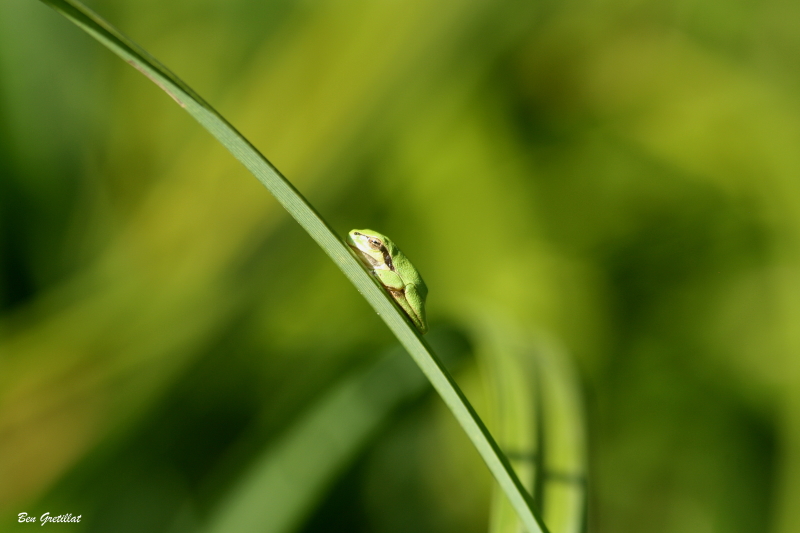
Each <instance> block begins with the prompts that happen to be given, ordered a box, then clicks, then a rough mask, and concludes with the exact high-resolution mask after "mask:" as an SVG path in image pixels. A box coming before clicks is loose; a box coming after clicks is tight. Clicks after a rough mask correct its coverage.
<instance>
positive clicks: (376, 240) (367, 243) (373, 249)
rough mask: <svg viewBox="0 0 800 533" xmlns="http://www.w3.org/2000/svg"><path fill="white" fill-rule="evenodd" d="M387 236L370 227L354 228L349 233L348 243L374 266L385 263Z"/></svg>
mask: <svg viewBox="0 0 800 533" xmlns="http://www.w3.org/2000/svg"><path fill="white" fill-rule="evenodd" d="M384 241H385V237H384V236H383V235H381V234H380V233H377V232H375V231H372V230H369V229H354V230H352V231H350V233H348V234H347V245H348V246H349V247H350V248H352V249H354V250H356V251H357V252H360V253H361V254H362V255H363V256H364V257H365V258H368V259H369V261H370V263H372V266H373V267H375V266H380V265H383V264H385V262H386V260H385V257H384V255H385V252H386V247H385V246H384Z"/></svg>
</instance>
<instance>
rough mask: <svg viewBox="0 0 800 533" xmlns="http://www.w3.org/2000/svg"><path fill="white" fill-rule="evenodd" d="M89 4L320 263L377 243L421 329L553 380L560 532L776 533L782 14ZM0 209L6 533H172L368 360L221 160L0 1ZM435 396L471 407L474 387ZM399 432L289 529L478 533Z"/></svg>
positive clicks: (302, 251)
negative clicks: (424, 323)
mask: <svg viewBox="0 0 800 533" xmlns="http://www.w3.org/2000/svg"><path fill="white" fill-rule="evenodd" d="M91 7H92V8H93V9H95V10H96V11H98V12H99V13H101V14H102V15H103V16H104V17H106V18H107V19H108V20H110V21H111V22H112V23H113V24H115V25H116V26H117V27H119V28H120V29H121V30H122V31H123V32H125V33H126V34H128V35H129V36H131V37H132V38H133V39H134V40H136V41H137V42H139V43H140V44H141V45H143V46H144V47H145V48H146V49H147V50H149V51H150V52H151V53H152V54H153V55H155V56H156V57H158V58H159V59H160V60H161V61H163V62H164V63H165V64H166V65H168V66H169V67H170V68H171V69H173V70H174V71H175V72H176V73H178V75H180V76H181V77H182V78H183V79H184V80H185V81H186V82H187V83H189V84H190V85H191V86H192V87H193V88H194V89H196V90H197V91H198V92H199V93H200V94H202V95H203V96H204V97H205V98H206V99H207V100H208V101H209V102H211V103H212V104H213V105H214V106H215V107H216V108H217V109H218V110H219V111H220V112H221V113H222V114H223V115H224V116H225V117H226V118H228V119H229V120H230V121H231V122H232V123H233V124H234V125H235V126H236V127H237V128H238V129H239V130H240V131H242V133H243V134H244V135H246V136H247V137H248V138H249V139H250V140H251V141H252V142H253V144H254V145H255V146H257V147H258V148H259V149H260V150H261V151H262V152H263V153H264V154H265V155H266V156H267V157H268V158H270V160H271V161H272V162H274V163H275V164H276V166H277V167H278V168H279V169H281V171H282V172H283V173H284V174H285V175H286V176H287V177H288V178H289V179H290V180H291V181H292V182H293V183H294V184H295V185H296V186H297V187H298V188H299V189H300V190H301V191H302V192H303V194H305V195H306V197H307V198H308V199H309V200H310V201H311V202H312V204H314V205H315V206H316V207H317V209H318V210H319V211H320V212H321V213H322V214H323V215H324V216H325V217H326V218H327V220H328V221H329V222H330V223H331V224H332V225H333V226H334V227H335V228H337V229H338V230H339V231H340V232H341V233H342V234H344V233H345V232H346V231H347V230H349V229H351V228H354V227H372V228H375V229H376V230H378V231H381V232H382V233H386V234H387V235H390V236H391V237H392V238H393V239H394V240H395V241H396V242H397V243H398V244H399V245H400V246H401V247H402V248H403V250H404V251H405V253H406V254H407V255H408V256H409V257H410V258H411V259H412V261H413V262H414V264H415V265H416V266H417V267H418V268H419V269H420V270H421V271H422V273H423V275H424V277H425V280H426V282H427V284H428V286H429V288H430V296H429V304H428V315H429V319H430V321H431V324H432V326H433V327H434V328H435V327H436V326H443V325H449V326H450V327H451V328H454V329H456V330H458V331H459V332H460V334H461V335H463V336H464V337H466V338H468V339H471V340H472V341H474V342H476V343H478V344H479V343H480V342H481V339H480V338H479V336H480V333H479V331H477V330H476V329H473V328H472V327H471V326H472V325H473V324H474V318H475V316H477V315H479V314H480V313H482V312H488V313H490V314H492V315H496V316H501V317H504V318H505V319H507V320H509V321H512V322H513V323H515V324H516V325H517V327H519V328H522V329H524V330H529V331H536V332H543V333H544V334H545V335H546V336H548V337H549V338H554V339H558V342H559V343H560V344H561V345H563V346H565V347H566V348H567V349H568V351H569V352H570V353H571V354H572V356H573V357H574V359H575V361H576V366H577V368H578V370H579V373H580V376H581V379H582V382H583V385H584V392H585V398H586V411H587V415H588V419H589V452H590V457H589V459H590V468H591V471H590V513H589V517H590V527H589V529H590V531H593V532H594V531H596V532H619V531H631V532H638V531H648V532H653V533H661V532H664V533H667V532H684V531H692V532H700V533H704V532H717V531H719V532H723V531H724V532H749V531H758V532H762V531H774V532H777V533H794V532H796V531H799V530H800V507H799V506H797V504H796V502H797V501H798V499H800V392H799V391H800V239H798V229H800V179H798V176H800V150H798V146H800V71H798V69H797V68H796V63H797V58H798V55H799V54H800V37H799V36H800V31H798V30H800V22H798V21H800V6H794V5H792V4H790V3H786V2H764V3H755V2H743V1H735V2H723V1H721V0H712V1H709V2H706V3H693V2H684V1H682V2H637V1H633V2H622V1H616V2H614V1H611V2H601V3H597V2H586V1H575V2H565V3H556V2H541V3H538V4H531V3H528V2H513V1H512V2H490V1H487V0H481V1H474V2H467V1H454V0H445V1H441V2H423V1H419V0H411V1H406V2H399V1H375V0H372V1H360V0H348V1H337V2H319V3H314V2H288V1H279V2H248V1H244V0H233V1H227V2H222V1H218V0H215V1H211V0H206V1H202V2H155V1H152V0H149V1H139V2H130V1H128V2H107V1H102V2H93V3H92V4H91ZM0 210H1V211H0V216H1V217H2V218H0V223H1V224H2V226H0V276H1V277H0V308H1V309H2V315H1V316H0V318H1V319H2V322H1V323H0V335H2V338H0V531H6V530H8V531H12V530H17V529H23V528H28V529H30V527H32V526H31V525H29V524H24V525H23V524H17V523H16V515H17V513H19V512H28V513H30V514H32V515H37V516H38V515H39V514H41V513H43V512H46V511H49V512H51V514H58V513H66V512H70V513H73V514H83V516H84V517H85V520H83V521H82V523H81V525H80V526H59V527H70V528H72V529H71V530H72V531H165V532H175V531H193V530H194V529H195V528H196V527H198V526H199V525H202V524H203V523H204V521H205V519H206V518H207V517H208V515H209V513H210V511H209V509H212V508H213V507H214V505H216V503H217V502H219V501H220V500H221V499H222V498H223V497H224V495H225V494H226V491H227V490H228V489H229V487H230V486H231V485H232V484H234V483H235V480H236V479H238V478H239V477H240V476H241V475H243V473H246V472H247V469H248V467H249V465H251V464H252V461H253V458H255V457H257V456H258V455H259V453H260V452H261V451H262V450H263V449H265V447H269V445H270V443H271V442H274V441H275V440H276V439H278V438H279V436H280V435H282V434H283V432H284V431H286V430H287V428H290V427H292V424H293V422H295V421H296V420H298V418H299V417H300V416H301V414H302V413H303V412H305V411H306V410H307V409H308V408H309V407H310V406H312V405H314V403H315V402H316V401H317V400H319V399H320V398H323V397H324V392H325V391H327V390H330V388H331V387H333V386H334V384H336V383H339V382H340V381H341V380H342V379H343V378H344V376H347V375H349V374H350V372H352V371H353V369H356V368H360V367H361V366H362V365H364V364H369V363H370V362H371V361H372V360H374V359H375V357H377V354H379V353H380V352H381V351H382V350H383V349H384V348H385V347H386V346H388V345H390V344H391V343H392V338H391V336H390V334H389V332H388V331H387V330H386V329H385V327H384V326H383V324H382V322H381V321H380V319H379V318H378V317H376V316H375V315H374V314H373V313H372V312H371V310H370V309H369V307H368V306H367V305H366V304H365V302H363V300H362V299H361V298H360V297H359V295H358V294H357V292H356V291H355V290H353V288H352V287H351V286H350V285H349V283H348V282H347V281H346V279H345V278H344V276H342V275H341V273H340V272H339V271H338V270H336V269H335V267H334V266H333V265H332V264H330V262H329V261H328V260H327V258H326V257H325V255H324V254H323V253H322V252H321V251H320V250H319V248H318V247H316V245H314V243H313V241H312V240H311V239H310V238H308V236H306V235H305V234H304V233H303V232H302V231H301V230H300V229H299V228H298V227H297V226H296V225H295V224H294V222H293V221H292V220H291V219H290V218H289V217H288V215H286V213H284V212H283V211H282V210H281V209H280V208H279V206H278V205H277V203H276V202H275V201H274V200H273V199H272V198H271V197H270V196H269V194H268V193H267V192H266V190H264V189H263V188H262V187H261V186H260V185H259V184H258V182H257V181H256V180H255V179H253V178H252V176H250V175H249V174H247V172H246V171H245V170H244V169H243V168H242V167H241V166H240V165H239V164H238V163H237V162H236V161H235V160H234V159H233V158H232V157H231V156H230V155H229V154H228V153H227V152H226V151H225V150H224V149H223V148H222V147H221V146H219V145H218V144H217V143H216V142H215V141H214V140H213V139H212V138H211V137H210V136H209V135H208V134H207V133H206V132H205V131H203V130H201V129H200V127H199V126H198V125H197V124H196V123H194V122H193V121H192V120H191V119H190V118H189V117H188V116H187V115H186V114H185V113H184V112H183V111H182V110H181V109H180V108H179V107H178V106H176V105H175V104H174V102H173V101H172V100H170V99H169V97H167V96H166V95H165V94H163V93H162V92H161V91H160V90H158V88H157V87H155V86H153V85H152V83H150V82H149V81H148V80H147V79H146V78H144V77H143V76H141V75H140V74H139V73H138V72H136V71H135V70H134V69H131V68H130V67H129V66H128V65H126V64H124V63H123V62H121V61H119V60H118V59H117V58H116V57H114V56H112V55H111V54H110V53H109V52H108V51H107V50H105V49H103V48H102V47H101V46H100V45H98V44H97V43H96V42H94V41H93V40H91V39H90V38H89V37H88V36H86V35H84V34H83V33H81V32H80V31H79V30H77V29H76V28H74V27H73V26H72V25H70V24H69V23H68V22H67V21H66V20H64V19H63V18H62V17H60V16H58V15H57V14H56V13H55V12H53V11H51V10H49V9H48V8H47V7H45V6H44V5H42V4H40V3H38V2H34V1H32V0H29V1H24V0H10V1H6V2H4V3H2V4H0ZM458 379H459V382H461V383H462V384H463V385H464V388H465V389H466V392H467V394H468V395H469V396H470V398H472V399H475V400H476V404H477V405H478V407H479V410H482V409H486V407H485V403H486V402H484V401H482V400H481V398H482V397H483V394H484V393H483V390H482V386H481V383H483V382H484V378H483V377H482V376H481V367H480V366H479V365H478V366H475V365H469V364H467V365H466V366H465V367H464V369H463V372H461V373H460V374H459V376H458ZM394 417H395V418H394V419H393V420H392V421H389V423H387V424H386V427H385V430H384V431H383V432H382V433H381V434H380V435H377V436H375V438H374V440H373V441H371V442H370V443H369V445H368V446H367V447H366V448H365V450H364V451H363V453H362V454H361V455H360V457H359V459H357V460H356V462H355V463H353V464H348V465H343V467H342V472H341V477H340V478H339V479H338V481H337V482H336V483H335V484H334V486H332V487H331V489H330V491H329V492H328V493H327V494H326V495H324V496H323V499H322V501H321V502H320V504H319V506H318V507H317V508H316V509H315V510H313V511H311V512H309V515H308V517H307V520H306V523H305V525H304V526H303V527H304V528H305V530H306V531H309V532H311V531H326V532H329V531H348V532H350V531H364V532H367V531H369V532H378V533H384V532H386V533H394V532H398V533H400V532H403V531H419V532H427V531H430V532H437V533H438V532H450V531H453V532H467V533H468V532H473V531H474V532H482V531H486V527H487V520H488V519H487V515H488V507H489V499H490V491H489V487H490V480H489V478H488V474H487V473H486V472H485V468H484V467H483V465H482V464H481V463H480V461H479V459H478V458H477V454H475V452H474V451H473V450H472V449H471V448H470V447H469V444H468V442H467V440H466V439H465V438H464V437H463V435H461V433H460V431H459V429H458V428H457V426H456V424H455V422H454V421H453V420H451V418H450V416H449V413H447V412H446V410H445V409H444V407H443V406H442V405H441V404H440V402H439V400H438V399H437V398H435V397H434V396H432V395H429V396H427V397H425V398H423V399H422V400H417V401H415V402H412V403H411V404H409V405H407V406H406V407H405V408H404V409H403V410H401V411H399V412H397V413H396V414H395V415H394ZM320 446H324V443H320ZM51 527H55V526H51Z"/></svg>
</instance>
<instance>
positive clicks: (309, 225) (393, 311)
mask: <svg viewBox="0 0 800 533" xmlns="http://www.w3.org/2000/svg"><path fill="white" fill-rule="evenodd" d="M41 1H42V2H44V3H45V4H48V5H50V6H51V7H52V8H53V9H55V10H56V11H57V12H59V13H61V14H62V15H64V16H65V17H66V18H67V19H68V20H70V21H71V22H73V23H74V24H76V25H77V26H78V27H80V28H81V29H82V30H84V31H85V32H86V33H88V34H89V35H91V36H92V37H94V38H95V39H97V40H98V41H100V42H101V43H102V44H103V45H105V46H106V47H107V48H108V49H110V50H111V51H112V52H114V53H115V54H117V55H118V56H120V57H121V58H122V59H124V60H125V61H127V62H128V63H129V64H131V65H132V66H133V67H135V68H136V69H138V70H139V71H140V72H141V73H142V74H144V75H145V76H147V77H148V78H150V80H152V81H153V82H154V83H155V84H156V85H158V86H159V87H160V88H161V89H162V90H164V91H165V92H166V93H167V94H169V95H170V96H171V97H172V98H173V99H174V100H175V101H176V102H177V103H178V105H180V106H181V107H183V108H184V109H185V110H186V111H187V112H188V113H189V114H190V115H191V116H192V117H194V119H195V120H197V121H198V122H199V123H200V124H201V125H202V126H203V127H204V128H206V129H207V130H208V131H209V132H210V133H211V134H212V135H213V136H214V137H215V138H216V139H217V140H218V141H219V142H220V143H222V145H223V146H225V147H226V148H227V149H228V150H229V151H230V152H231V154H233V156H234V157H236V158H237V159H238V160H239V161H241V162H242V164H243V165H244V166H245V167H246V168H247V169H248V170H249V171H250V172H252V173H253V175H255V177H256V178H257V179H258V180H259V181H260V182H261V183H262V184H263V185H264V186H265V187H266V188H267V189H268V190H269V191H270V192H271V193H272V195H273V196H274V197H275V198H276V199H277V200H278V202H280V204H281V205H282V206H283V207H284V208H285V209H286V210H287V211H288V212H289V214H290V215H291V216H292V217H293V218H294V219H295V220H296V221H297V222H298V223H299V224H300V225H301V226H302V227H303V229H305V230H306V231H307V232H308V234H309V235H311V237H312V238H313V239H314V240H315V241H316V242H317V244H319V246H320V247H321V248H322V249H323V250H324V251H325V252H326V253H327V254H328V255H329V256H330V258H331V259H332V260H333V262H334V263H335V264H336V265H337V266H338V267H339V268H340V269H341V270H342V272H344V274H345V276H347V278H348V279H349V280H350V281H351V282H352V283H353V284H354V285H355V286H356V288H357V289H358V291H359V292H360V293H361V294H362V295H363V296H364V298H366V300H367V302H368V303H369V304H370V305H371V306H372V307H373V308H374V309H375V311H376V312H377V313H378V315H380V316H381V318H382V319H383V321H384V322H385V323H386V325H387V326H388V327H389V329H391V330H392V332H393V333H394V334H395V336H396V337H397V338H398V340H399V341H400V343H401V344H402V345H403V346H404V347H405V349H406V350H407V351H408V353H409V354H410V355H411V357H412V358H413V359H414V361H415V362H416V363H417V365H418V366H419V367H420V369H421V370H422V372H423V373H424V374H425V376H426V377H427V378H428V380H429V381H430V382H431V384H432V385H433V387H434V388H435V389H436V391H437V392H438V393H439V395H440V396H441V397H442V399H443V400H444V402H445V404H447V406H448V408H449V409H450V411H451V412H452V413H453V415H454V416H455V417H456V420H457V421H458V422H459V424H460V425H461V427H462V428H463V429H464V431H465V432H466V434H467V436H468V437H469V439H470V440H471V441H472V444H473V445H474V446H475V448H476V449H477V450H478V453H479V454H480V455H481V457H482V458H483V460H484V461H485V462H486V465H487V466H488V467H489V470H490V471H491V473H492V475H493V476H494V477H495V479H496V480H497V482H498V483H499V484H500V486H501V487H502V489H503V492H505V494H506V496H507V497H508V498H509V500H510V502H511V504H512V505H513V507H514V509H515V510H516V512H517V513H518V514H519V516H520V519H521V520H522V523H523V524H524V525H525V527H526V529H527V530H528V531H530V532H531V533H539V532H546V531H547V528H546V526H545V525H544V523H543V522H542V521H541V519H540V518H539V516H538V514H537V513H536V512H535V511H534V507H533V502H532V499H531V497H530V495H529V494H528V493H527V491H526V490H525V488H524V487H523V486H522V483H520V481H519V479H518V477H517V475H516V474H515V473H514V470H513V469H512V468H511V465H510V464H509V462H508V459H507V458H506V457H505V455H504V454H503V452H502V451H501V450H500V448H499V447H498V445H497V443H496V442H495V440H494V438H493V437H492V435H491V434H490V433H489V431H488V430H487V429H486V426H485V425H484V424H483V421H481V419H480V417H479V416H478V414H477V413H476V412H475V410H474V409H473V407H472V405H471V404H470V403H469V401H468V400H467V398H466V397H465V396H464V394H463V392H462V391H461V389H460V388H459V387H458V385H457V384H456V382H455V381H454V380H453V378H452V376H451V375H450V373H449V372H448V371H447V369H446V368H445V367H444V365H443V364H442V363H441V361H440V360H439V359H438V358H437V357H436V355H435V354H434V352H433V350H431V348H430V346H428V344H427V343H426V342H425V341H424V340H423V339H422V337H421V336H420V335H419V333H418V332H417V330H416V329H415V328H414V326H413V325H412V324H411V323H410V322H409V321H408V319H407V318H406V316H405V314H403V312H402V311H400V309H399V308H398V307H397V306H396V304H394V301H393V300H391V298H390V297H389V296H388V295H387V293H386V292H385V291H384V290H383V289H382V288H381V287H379V286H378V285H377V282H376V281H375V280H374V279H373V278H372V277H371V276H370V275H369V274H367V272H366V271H365V270H364V269H363V268H362V266H361V264H360V263H359V261H358V260H357V259H356V258H355V257H354V256H353V255H352V253H351V252H350V250H349V248H347V246H346V245H345V244H344V243H343V242H342V240H341V239H340V238H339V237H338V236H337V235H336V233H335V232H334V231H333V230H332V229H331V228H330V226H329V225H328V224H327V223H326V222H325V221H324V220H323V219H322V217H321V216H320V215H319V214H318V213H317V212H316V211H315V210H314V208H313V207H312V206H311V205H310V204H309V203H308V202H307V201H306V199H305V198H303V196H302V195H301V194H300V193H299V192H298V191H297V190H296V189H295V188H294V187H293V186H292V185H291V183H289V182H288V181H287V180H286V178H284V177H283V176H282V175H281V173H280V172H278V170H277V169H276V168H275V167H274V166H273V165H272V164H271V163H270V162H269V161H268V160H267V159H266V158H265V157H264V156H263V155H261V153H259V152H258V150H256V149H255V147H253V145H251V144H250V142H249V141H247V139H245V138H244V137H243V136H242V135H241V134H240V133H239V132H238V131H236V129H235V128H234V127H233V126H231V125H230V124H229V123H228V122H227V121H226V120H225V119H224V118H222V116H221V115H220V114H219V113H217V112H216V111H215V110H214V109H213V108H212V107H211V106H210V105H209V104H208V103H207V102H205V101H204V100H203V99H202V98H201V97H200V96H199V95H198V94H197V93H195V92H194V91H193V90H192V89H191V88H190V87H189V86H188V85H186V84H185V83H184V82H183V81H181V80H180V79H178V77H177V76H175V75H174V74H173V73H172V72H170V71H169V70H168V69H167V68H166V67H165V66H163V65H162V64H161V63H160V62H159V61H158V60H156V59H155V58H154V57H152V56H151V55H150V54H149V53H147V52H146V51H145V50H144V49H142V48H141V47H140V46H138V45H137V44H135V43H134V42H133V41H131V40H129V39H128V38H126V37H124V36H123V35H122V34H121V33H120V32H119V31H118V30H116V29H115V28H114V27H112V26H111V25H110V24H108V23H107V22H106V21H104V20H103V19H101V18H100V17H99V16H98V15H96V14H95V13H93V12H92V11H91V10H89V9H88V8H87V7H86V6H84V5H82V4H80V3H79V2H76V1H73V0H41Z"/></svg>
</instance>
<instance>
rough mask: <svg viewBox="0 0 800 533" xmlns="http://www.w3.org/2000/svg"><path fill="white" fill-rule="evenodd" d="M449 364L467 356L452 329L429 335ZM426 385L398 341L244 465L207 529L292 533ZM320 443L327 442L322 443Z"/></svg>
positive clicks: (215, 532)
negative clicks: (400, 408)
mask: <svg viewBox="0 0 800 533" xmlns="http://www.w3.org/2000/svg"><path fill="white" fill-rule="evenodd" d="M433 335H435V338H434V339H432V341H433V343H434V344H435V345H436V346H438V347H440V349H441V350H442V353H444V354H445V357H446V360H447V362H448V363H456V364H457V363H459V362H460V360H462V359H463V358H464V356H466V351H465V347H464V346H463V345H459V343H458V342H457V340H455V339H454V338H453V336H452V334H450V335H448V334H447V333H446V332H442V331H441V330H440V331H439V332H438V335H437V332H433ZM426 385H428V382H427V381H426V380H425V378H424V377H423V376H422V374H420V372H419V370H417V368H416V367H415V366H414V364H413V363H412V362H411V361H410V360H409V359H408V358H407V357H406V356H405V354H404V353H403V349H402V348H400V346H397V345H395V347H394V348H392V349H390V350H388V351H387V353H386V354H385V355H384V356H383V357H381V358H380V359H379V360H378V361H377V362H375V363H373V364H372V365H371V366H370V367H368V368H363V369H358V370H357V371H354V372H353V373H352V374H350V375H348V376H347V377H346V378H344V379H342V380H341V382H339V383H337V384H336V385H335V386H333V387H331V389H330V390H329V391H328V392H327V393H326V394H325V395H324V396H323V397H322V398H321V399H320V400H319V401H318V402H316V403H315V405H314V406H313V407H311V408H310V409H309V410H308V411H307V412H306V413H305V414H304V415H303V416H301V417H299V418H298V420H296V421H295V423H294V424H293V425H292V426H291V427H290V428H289V429H288V430H287V431H286V432H285V434H283V435H282V436H280V437H279V438H278V439H277V440H276V441H275V442H273V443H271V445H270V446H269V448H267V449H265V450H264V451H263V452H262V453H261V454H260V455H259V456H258V457H257V458H256V459H255V461H254V462H253V464H252V465H251V466H250V467H249V468H248V469H247V470H246V472H245V473H244V475H243V477H242V479H240V480H238V481H237V483H236V485H235V486H234V487H233V488H232V489H231V490H230V491H229V493H228V494H227V496H226V497H225V498H224V499H223V501H222V502H221V503H220V506H219V508H217V509H216V510H215V511H214V512H213V513H212V514H211V518H210V520H209V524H208V526H207V527H206V528H204V529H203V530H202V531H204V532H205V533H234V532H238V531H248V532H249V531H261V532H262V533H287V532H290V531H295V530H297V527H298V525H299V524H300V523H301V521H302V519H303V518H304V517H305V516H306V515H307V514H308V510H309V509H310V508H311V507H312V506H313V504H314V503H315V502H316V501H317V500H319V499H320V498H321V497H322V495H323V493H324V491H325V489H326V488H327V487H328V486H329V485H330V484H331V483H332V482H333V480H334V479H335V477H336V475H337V474H339V473H341V471H342V470H344V469H345V468H347V466H348V465H349V463H350V462H352V460H353V459H354V458H355V456H356V455H357V453H358V452H359V451H360V450H361V449H362V448H363V447H364V446H365V445H366V443H367V442H368V440H369V438H370V437H371V436H373V435H374V434H375V433H376V432H377V431H378V430H379V429H380V427H381V426H382V425H383V424H385V422H386V421H387V419H388V417H389V415H390V414H391V413H392V412H393V411H395V410H396V409H397V407H398V406H399V405H401V404H402V403H404V402H407V401H409V400H412V399H413V398H415V397H417V396H419V395H420V394H422V393H423V392H424V391H425V390H427V388H426ZM323 443H324V444H323Z"/></svg>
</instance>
